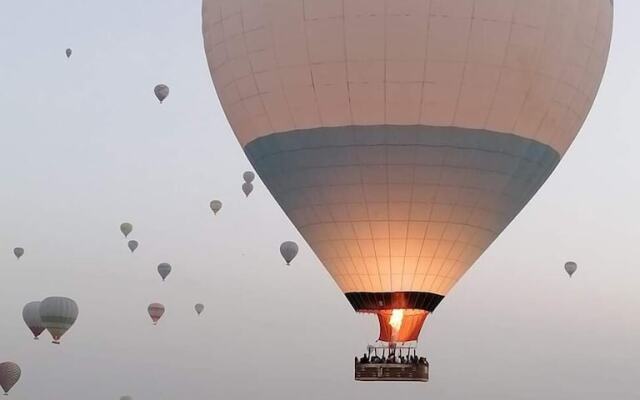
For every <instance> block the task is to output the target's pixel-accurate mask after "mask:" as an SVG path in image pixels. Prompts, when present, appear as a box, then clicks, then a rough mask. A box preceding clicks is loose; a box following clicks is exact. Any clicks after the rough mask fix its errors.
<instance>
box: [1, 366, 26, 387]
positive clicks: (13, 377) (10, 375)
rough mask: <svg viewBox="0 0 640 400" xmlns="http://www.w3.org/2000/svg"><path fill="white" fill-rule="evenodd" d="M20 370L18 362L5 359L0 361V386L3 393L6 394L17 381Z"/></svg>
mask: <svg viewBox="0 0 640 400" xmlns="http://www.w3.org/2000/svg"><path fill="white" fill-rule="evenodd" d="M21 374H22V371H21V370H20V366H18V364H16V363H14V362H11V361H7V362H3V363H0V386H1V387H2V390H4V394H5V395H6V394H8V393H9V390H11V388H12V387H13V386H14V385H15V384H16V383H18V381H19V380H20V375H21Z"/></svg>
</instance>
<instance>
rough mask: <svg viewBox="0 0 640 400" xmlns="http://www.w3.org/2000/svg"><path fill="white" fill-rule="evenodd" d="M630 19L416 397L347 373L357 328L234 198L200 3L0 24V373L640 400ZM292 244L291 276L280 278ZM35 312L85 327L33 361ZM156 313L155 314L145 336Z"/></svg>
mask: <svg viewBox="0 0 640 400" xmlns="http://www.w3.org/2000/svg"><path fill="white" fill-rule="evenodd" d="M639 13H640V3H639V2H637V1H635V0H618V1H616V10H615V21H614V35H613V43H612V48H611V55H610V61H609V65H608V68H607V71H606V74H605V78H604V80H603V84H602V87H601V90H600V93H599V95H598V98H597V99H596V102H595V105H594V107H593V109H592V111H591V114H590V116H589V118H588V119H587V122H586V124H585V125H584V127H583V129H582V131H581V133H580V135H579V136H578V138H577V140H576V141H575V142H574V145H573V146H572V148H571V149H570V150H569V152H568V153H567V155H566V156H565V158H564V159H563V161H562V162H561V164H560V166H559V167H558V168H557V170H556V171H555V173H554V174H553V175H552V176H551V178H550V179H549V181H548V182H547V184H546V185H545V186H544V187H543V188H542V189H541V190H540V192H539V193H538V194H537V195H536V196H535V197H534V199H533V200H532V201H531V203H530V204H529V205H528V206H527V207H526V208H525V209H524V211H523V212H522V213H521V214H520V215H519V216H518V218H516V220H515V221H514V222H513V223H512V224H511V226H510V227H509V228H507V230H506V231H505V232H504V233H503V234H502V236H500V238H499V239H498V240H497V241H496V242H495V243H494V244H493V245H492V246H491V247H490V248H489V250H488V251H487V252H486V253H485V254H484V255H483V256H482V257H481V259H480V260H479V261H478V262H477V263H476V265H475V266H474V268H473V269H472V270H471V271H469V273H467V275H466V276H465V277H464V278H463V279H462V280H461V282H460V283H459V284H458V285H457V286H456V288H455V289H454V290H453V291H452V292H451V293H450V295H449V296H448V297H447V298H446V300H445V301H444V302H443V303H442V304H441V305H440V307H439V308H438V310H437V312H436V314H435V315H433V316H432V317H430V318H429V319H428V320H427V323H426V325H425V328H424V330H423V333H422V336H421V343H420V348H421V349H422V350H423V352H426V353H428V355H429V357H430V360H431V366H432V370H431V382H429V383H428V384H366V383H355V382H354V381H353V377H352V375H353V364H352V362H353V361H352V360H353V356H354V355H355V354H359V353H362V351H363V350H364V348H365V346H366V344H367V343H368V342H369V341H371V340H373V339H374V338H375V335H376V333H377V323H376V322H375V320H374V318H373V317H372V316H366V315H356V314H355V313H354V312H353V310H352V309H351V307H350V306H349V304H348V302H347V301H346V299H345V298H344V296H343V295H342V294H341V293H340V291H339V290H338V288H337V287H336V286H335V284H334V283H333V281H332V280H331V278H330V277H329V275H328V274H327V273H326V272H325V270H324V269H323V268H322V266H321V265H320V263H319V262H318V260H317V259H316V258H315V256H313V254H312V253H311V251H310V249H309V248H308V246H307V245H306V244H303V242H302V241H301V238H300V237H299V235H298V233H297V232H296V231H295V229H294V228H293V226H292V225H291V224H290V222H289V221H288V220H287V218H286V217H285V215H284V214H283V212H282V211H281V210H280V209H279V207H278V206H277V204H276V203H275V201H274V200H273V199H272V197H271V196H270V195H269V193H268V192H267V190H266V188H265V187H264V186H263V185H262V184H261V183H260V182H259V181H258V182H256V189H255V191H254V193H253V194H252V195H251V197H249V198H248V199H245V198H244V195H243V194H242V192H241V190H240V185H241V183H242V178H241V174H242V171H244V170H245V169H248V168H249V163H248V161H247V160H246V159H245V157H244V154H243V153H242V151H241V149H240V146H239V145H238V144H237V142H236V139H235V137H234V136H233V134H232V133H231V131H230V128H229V126H228V124H227V122H226V119H225V117H224V114H223V113H222V111H221V108H220V105H219V103H218V100H217V97H216V95H215V92H214V89H213V85H212V83H211V79H210V76H209V71H208V68H207V65H206V60H205V56H204V51H203V47H202V36H201V15H200V14H201V3H200V1H199V0H188V1H184V0H164V1H159V2H149V1H142V0H127V1H123V0H114V1H109V2H87V1H80V0H76V1H65V2H50V1H44V0H34V1H29V2H22V1H13V2H5V3H3V4H2V5H1V6H0V84H1V87H2V90H1V91H0V133H1V135H2V145H1V146H0V170H2V171H3V173H2V174H0V185H1V187H2V188H3V195H2V196H0V210H1V211H0V244H1V245H2V248H4V251H2V252H0V283H1V285H2V301H0V316H1V318H0V332H2V335H1V338H2V339H1V340H0V362H1V361H5V360H12V361H15V362H17V363H19V364H20V365H21V367H22V371H23V376H22V379H21V381H20V382H19V383H18V385H16V387H15V388H14V389H13V391H12V393H11V398H13V399H19V400H27V399H29V400H35V399H44V398H46V399H63V398H64V399H70V400H75V399H78V400H79V399H86V398H91V399H95V400H102V399H105V400H106V399H118V398H119V397H120V396H121V395H123V394H130V395H132V396H133V397H134V399H136V400H151V399H154V400H164V399H166V400H169V399H176V398H189V399H218V398H220V399H240V400H244V399H254V398H261V399H286V400H289V399H291V400H294V399H295V400H297V399H300V398H304V399H328V398H333V399H353V398H362V399H383V398H385V399H388V398H389V397H390V396H399V398H432V399H439V400H454V399H466V398H473V399H477V400H484V399H487V400H488V399H510V400H518V399H541V398H543V399H551V400H565V399H566V400H574V399H577V398H580V399H583V400H591V399H602V398H615V399H618V400H626V399H637V398H638V397H640V389H638V386H637V377H638V376H639V375H640V345H639V343H638V337H640V295H639V294H638V289H637V288H638V287H639V286H640V269H639V268H638V261H637V260H638V259H640V246H638V245H637V243H638V238H639V237H640V227H639V226H640V224H639V222H640V211H639V210H638V207H637V205H638V204H640V188H639V184H640V176H639V175H638V174H637V171H638V170H639V162H640V161H639V160H638V157H637V149H638V148H639V147H640V136H638V135H637V134H636V133H637V132H636V130H637V119H638V110H637V104H638V101H637V93H638V92H640V75H639V74H638V72H639V71H640V45H639V44H638V40H637V38H638V37H640V25H639V24H638V23H637V21H636V20H637V15H639ZM67 47H71V48H73V51H74V54H73V57H72V58H71V59H70V60H67V59H66V58H65V55H64V50H65V49H66V48H67ZM159 82H164V83H166V84H168V85H169V86H170V87H171V95H170V96H169V98H168V99H167V101H166V102H165V104H163V105H159V104H158V103H157V101H156V100H155V98H154V96H153V86H154V85H155V84H156V83H159ZM213 198H219V199H221V200H222V201H223V202H224V207H223V210H222V211H221V213H220V214H219V215H218V216H216V217H215V218H214V217H213V216H212V214H211V212H210V210H209V208H208V203H209V201H210V200H211V199H213ZM125 220H126V221H130V222H132V223H133V224H134V231H133V233H132V234H131V237H132V238H134V239H137V240H139V241H140V247H139V249H138V250H137V251H136V253H135V254H134V255H131V254H129V250H128V249H127V247H126V241H125V240H124V239H123V238H122V236H121V234H120V232H119V230H118V226H119V224H120V223H121V222H123V221H125ZM290 239H292V240H297V241H298V242H299V243H301V252H300V254H299V256H298V258H297V259H296V260H295V266H292V267H290V268H285V267H284V266H283V265H282V261H281V259H280V256H279V253H278V245H279V243H280V242H282V241H283V240H290ZM15 246H23V247H25V249H26V253H25V256H24V257H23V258H22V259H21V260H20V261H19V262H17V261H16V260H15V258H14V257H13V254H12V252H11V249H12V248H13V247H15ZM567 259H575V260H576V261H577V262H578V264H579V271H578V272H577V273H576V275H575V276H574V278H573V279H571V280H569V279H567V277H566V275H565V274H564V271H563V269H562V267H563V264H564V261H566V260H567ZM163 261H166V262H169V263H171V264H172V265H173V267H174V270H173V272H172V273H171V275H170V276H169V278H168V279H167V282H165V283H161V281H160V278H159V277H158V276H157V273H156V270H155V268H156V266H157V264H158V263H160V262H163ZM50 295H62V296H69V297H73V298H74V299H76V300H77V302H78V304H79V307H80V316H79V319H78V321H77V323H76V325H75V326H74V327H73V328H72V329H71V331H69V333H68V334H67V335H66V336H65V337H64V338H63V344H62V345H61V346H54V345H52V344H50V343H49V337H48V336H47V334H43V336H42V339H43V340H40V341H39V342H35V341H33V340H32V339H31V337H30V334H29V331H28V330H27V328H26V327H25V326H24V324H23V322H22V318H21V315H20V313H21V310H22V306H23V305H24V304H25V303H26V302H28V301H32V300H40V299H42V298H44V297H47V296H50ZM155 301H159V302H162V303H164V304H165V306H166V308H167V311H166V314H165V316H164V318H163V319H162V320H161V322H160V324H159V325H158V326H157V327H153V326H152V325H151V323H150V320H149V318H148V316H147V315H146V307H147V305H148V304H149V303H151V302H155ZM196 302H203V303H205V304H206V306H207V309H206V310H205V312H204V314H203V315H202V316H201V317H200V318H197V317H196V316H195V312H194V311H193V305H194V304H195V303H196Z"/></svg>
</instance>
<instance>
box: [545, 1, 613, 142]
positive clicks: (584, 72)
mask: <svg viewBox="0 0 640 400" xmlns="http://www.w3.org/2000/svg"><path fill="white" fill-rule="evenodd" d="M601 15H602V8H599V9H598V17H597V18H596V26H595V27H594V28H593V29H594V34H593V36H594V38H593V40H592V41H591V43H590V46H589V47H590V51H589V57H588V58H587V61H586V63H585V67H584V69H583V70H582V76H581V77H580V80H579V83H578V87H573V86H572V87H573V88H574V89H575V92H574V94H573V95H572V96H571V99H570V100H569V102H568V103H567V110H566V111H565V116H566V115H567V114H571V113H573V114H575V116H576V117H577V118H576V119H577V121H578V124H577V126H576V129H575V134H574V135H573V138H570V140H569V143H568V144H567V145H565V146H562V148H563V149H565V150H564V151H563V153H564V152H565V151H566V149H567V148H568V146H570V145H571V143H573V141H574V140H575V138H576V137H577V136H578V133H579V132H580V129H581V128H582V125H583V124H584V122H585V121H586V119H587V116H588V113H585V114H584V115H583V116H580V115H579V114H578V113H576V112H575V111H574V110H572V108H571V105H572V104H573V102H574V100H575V99H576V96H578V94H585V93H582V88H581V87H580V83H581V82H582V81H583V80H584V78H585V77H586V76H588V75H589V74H588V73H589V66H590V63H591V59H592V58H593V54H594V52H595V46H594V40H595V39H596V37H597V36H598V21H599V20H600V16H601ZM575 30H576V31H577V30H578V24H576V29H575ZM600 81H602V78H601V79H600ZM596 93H597V91H596ZM585 96H586V97H587V98H589V95H586V94H585ZM593 101H595V96H594V98H593ZM593 101H592V104H593ZM564 119H565V118H563V120H564ZM570 128H571V127H570ZM565 130H566V128H565ZM558 134H559V132H558V131H556V132H554V134H553V136H551V137H550V138H549V146H552V144H554V143H555V142H554V139H555V138H556V136H558ZM564 134H565V132H561V133H560V135H564ZM569 135H571V131H569ZM556 145H557V144H556ZM558 147H560V146H558ZM556 151H558V153H560V149H558V150H556Z"/></svg>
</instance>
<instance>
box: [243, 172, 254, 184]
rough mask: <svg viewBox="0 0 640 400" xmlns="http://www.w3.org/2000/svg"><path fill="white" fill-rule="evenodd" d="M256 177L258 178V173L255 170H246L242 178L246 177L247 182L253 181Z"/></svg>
mask: <svg viewBox="0 0 640 400" xmlns="http://www.w3.org/2000/svg"><path fill="white" fill-rule="evenodd" d="M255 178H256V174H254V173H253V171H245V172H244V173H243V174H242V179H244V181H245V182H247V183H251V182H253V180H254V179H255Z"/></svg>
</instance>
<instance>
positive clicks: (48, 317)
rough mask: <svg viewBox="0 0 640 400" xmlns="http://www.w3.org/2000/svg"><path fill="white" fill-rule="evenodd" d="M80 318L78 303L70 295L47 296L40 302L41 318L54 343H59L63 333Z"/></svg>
mask: <svg viewBox="0 0 640 400" xmlns="http://www.w3.org/2000/svg"><path fill="white" fill-rule="evenodd" d="M77 318H78V305H77V304H76V302H75V301H73V300H72V299H70V298H68V297H47V298H46V299H44V300H42V302H41V303H40V319H41V320H42V324H43V325H44V327H45V328H46V329H47V331H49V333H50V334H51V337H52V338H53V343H56V344H59V343H60V339H61V338H62V335H64V334H65V333H66V332H67V331H68V330H69V328H71V327H72V326H73V324H74V323H75V322H76V319H77Z"/></svg>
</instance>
